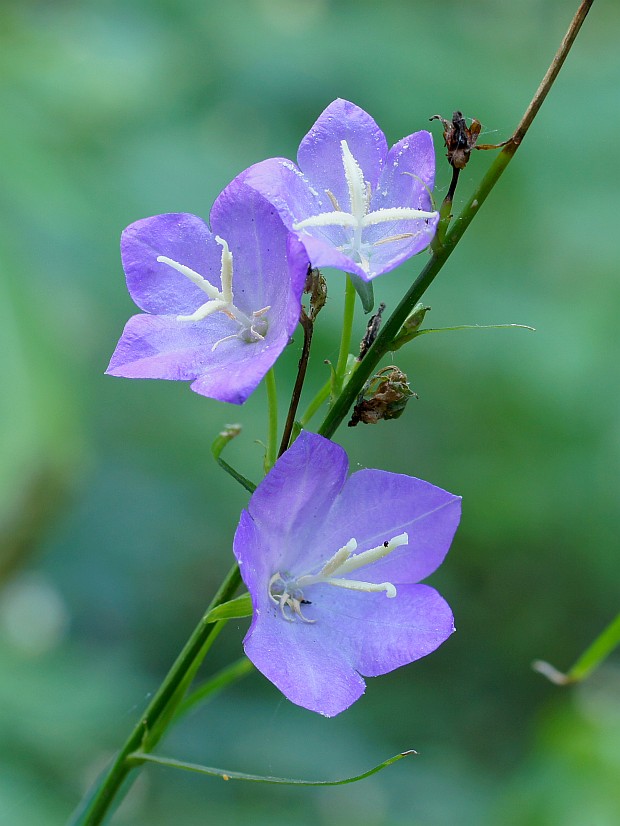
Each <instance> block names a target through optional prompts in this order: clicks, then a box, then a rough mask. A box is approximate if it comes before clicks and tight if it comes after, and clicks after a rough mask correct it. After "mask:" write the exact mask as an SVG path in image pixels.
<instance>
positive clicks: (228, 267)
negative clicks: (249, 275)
mask: <svg viewBox="0 0 620 826" xmlns="http://www.w3.org/2000/svg"><path fill="white" fill-rule="evenodd" d="M215 240H216V241H217V243H218V244H219V245H220V246H221V247H222V261H221V266H220V282H221V285H222V289H221V290H218V288H217V287H214V286H213V284H211V282H210V281H207V279H206V278H203V277H202V275H199V274H198V273H197V272H195V271H194V270H192V269H191V268H190V267H186V266H185V265H184V264H179V263H178V262H177V261H173V260H172V258H168V257H167V256H165V255H158V256H157V260H158V261H159V263H161V264H167V265H168V266H169V267H172V269H173V270H176V271H177V272H178V273H180V274H181V275H184V276H185V277H186V278H189V280H190V281H191V282H192V283H193V284H195V285H196V286H197V287H199V288H200V289H201V290H202V291H203V292H204V293H206V294H207V295H208V297H209V300H208V301H206V302H205V303H204V304H201V305H200V307H198V309H197V310H196V311H195V312H193V313H192V314H191V315H178V316H177V321H190V322H196V321H202V320H203V318H207V316H210V315H213V313H218V312H219V313H224V315H226V316H227V317H228V318H230V319H232V320H233V321H235V322H236V323H237V324H238V325H239V329H238V330H237V332H236V333H233V335H231V336H225V337H224V338H221V339H220V340H219V341H216V342H215V344H214V345H213V347H212V348H211V349H212V350H215V348H216V347H218V346H219V345H220V344H221V343H222V342H223V341H230V340H231V339H235V338H240V339H241V340H242V341H245V342H246V343H248V344H252V343H253V342H256V341H262V340H263V339H264V338H265V336H266V335H267V330H268V329H269V322H268V321H267V319H266V318H265V313H266V312H267V311H268V310H269V309H271V308H270V307H263V308H262V309H260V310H254V312H252V313H251V315H247V314H246V313H244V312H243V311H242V310H240V309H239V308H238V307H236V306H235V302H234V295H233V289H232V283H233V254H232V252H231V251H230V249H229V247H228V243H227V242H226V241H225V240H224V239H223V238H220V236H219V235H216V236H215Z"/></svg>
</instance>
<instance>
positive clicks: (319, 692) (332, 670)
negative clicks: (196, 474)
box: [234, 432, 461, 717]
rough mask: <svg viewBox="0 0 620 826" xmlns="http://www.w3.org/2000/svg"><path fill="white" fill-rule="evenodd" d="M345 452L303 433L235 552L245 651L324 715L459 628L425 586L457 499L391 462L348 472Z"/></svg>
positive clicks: (248, 518) (260, 492)
mask: <svg viewBox="0 0 620 826" xmlns="http://www.w3.org/2000/svg"><path fill="white" fill-rule="evenodd" d="M347 469H348V461H347V456H346V453H345V452H344V450H343V449H342V448H341V447H340V446H338V445H336V444H335V443H333V442H331V441H329V440H328V439H324V438H323V437H322V436H318V435H315V434H312V433H307V432H303V433H302V434H301V435H300V436H299V438H298V439H297V441H296V442H295V443H294V444H293V446H292V447H290V448H289V450H287V451H286V453H284V454H283V456H282V457H281V458H280V459H278V461H277V462H276V464H275V466H274V467H273V469H272V470H271V472H270V473H269V474H268V475H267V476H266V477H265V479H264V480H263V481H262V482H261V484H260V485H259V486H258V487H257V489H256V491H255V492H254V494H253V495H252V498H251V499H250V502H249V504H248V508H247V510H244V511H243V512H242V514H241V520H240V522H239V526H238V528H237V532H236V534H235V541H234V552H235V555H236V557H237V559H238V561H239V567H240V570H241V575H242V577H243V580H244V582H245V584H246V586H247V588H248V591H249V592H250V594H251V597H252V605H253V610H254V616H253V621H252V625H251V627H250V630H249V631H248V634H247V636H246V638H245V640H244V647H245V652H246V654H247V656H248V657H249V658H250V660H251V661H252V662H253V663H254V665H255V666H256V667H257V668H258V669H259V671H261V672H262V673H263V674H264V675H265V676H266V677H267V679H269V680H271V682H272V683H274V684H275V685H276V686H277V687H278V688H279V689H280V691H282V693H283V694H285V696H286V697H288V699H289V700H291V701H292V702H294V703H297V704H298V705H300V706H303V707H304V708H308V709H310V710H311V711H317V712H319V713H320V714H324V715H325V716H326V717H332V716H334V715H335V714H339V713H340V712H341V711H344V709H346V708H348V707H349V706H350V705H351V703H353V702H355V700H357V699H358V698H359V697H360V696H361V695H362V694H363V692H364V690H365V687H366V685H365V683H364V680H363V679H362V676H366V677H374V676H377V675H379V674H386V673H387V672H389V671H392V670H394V669H395V668H398V667H400V666H401V665H405V664H407V663H410V662H413V660H417V659H418V658H420V657H424V656H425V655H426V654H429V653H430V652H431V651H434V650H435V649H436V648H437V647H438V646H439V645H441V643H442V642H443V641H444V640H445V639H447V637H449V636H450V634H452V632H453V631H454V624H453V618H452V612H451V611H450V608H449V606H448V605H447V604H446V602H445V601H444V600H443V599H442V597H440V596H439V594H438V593H437V592H436V591H435V590H434V589H433V588H430V587H429V586H428V585H420V584H418V583H419V581H420V580H421V579H424V578H425V577H427V576H428V575H429V574H431V573H432V572H433V571H434V570H435V569H436V568H437V567H438V566H439V565H440V564H441V562H442V561H443V558H444V556H445V555H446V553H447V551H448V548H449V547H450V543H451V541H452V537H453V536H454V532H455V531H456V528H457V525H458V523H459V518H460V513H461V502H460V497H458V496H454V495H453V494H451V493H448V492H447V491H445V490H441V488H437V487H435V486H434V485H431V484H429V483H428V482H423V481H421V480H420V479H414V478H413V477H410V476H403V475H400V474H396V473H388V472H387V471H382V470H360V471H358V472H357V473H354V474H353V475H352V476H351V477H350V478H349V479H348V480H347V479H346V476H347Z"/></svg>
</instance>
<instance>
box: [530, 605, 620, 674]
mask: <svg viewBox="0 0 620 826" xmlns="http://www.w3.org/2000/svg"><path fill="white" fill-rule="evenodd" d="M618 645H620V614H618V616H617V617H616V618H615V619H613V620H612V621H611V622H610V623H609V625H608V626H607V627H606V628H605V629H604V630H603V632H602V633H601V634H599V635H598V637H597V638H596V639H595V640H594V642H593V643H592V644H591V645H589V646H588V647H587V648H586V650H585V651H584V652H583V654H582V655H581V657H579V659H578V660H577V662H576V663H575V664H574V665H573V667H572V668H571V669H570V671H567V672H566V674H564V673H563V672H562V671H558V670H557V668H554V667H553V666H552V665H550V664H549V663H547V662H544V660H536V661H535V662H533V663H532V668H534V670H535V671H539V672H540V673H541V674H544V676H545V677H547V678H548V679H550V680H551V682H552V683H556V685H569V684H570V683H578V682H580V681H581V680H585V678H586V677H588V676H589V675H590V674H591V673H592V672H593V671H594V669H595V668H598V666H599V665H600V664H601V663H602V662H603V661H604V660H606V659H607V657H608V656H609V655H610V654H611V652H612V651H613V650H614V648H616V646H618Z"/></svg>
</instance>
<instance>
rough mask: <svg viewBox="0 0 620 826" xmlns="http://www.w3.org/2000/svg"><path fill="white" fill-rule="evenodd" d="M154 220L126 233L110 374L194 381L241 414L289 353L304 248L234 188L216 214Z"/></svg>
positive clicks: (263, 206)
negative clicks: (132, 309) (122, 296)
mask: <svg viewBox="0 0 620 826" xmlns="http://www.w3.org/2000/svg"><path fill="white" fill-rule="evenodd" d="M210 221H211V229H209V227H208V226H207V225H206V224H205V222H204V221H202V220H201V219H200V218H197V217H196V216H195V215H188V214H186V213H172V214H167V215H156V216H155V217H153V218H145V219H143V220H141V221H136V222H135V223H134V224H131V225H130V226H129V227H127V229H126V230H125V231H124V232H123V235H122V239H121V254H122V260H123V267H124V269H125V274H126V276H127V287H128V289H129V293H130V294H131V297H132V299H133V300H134V301H135V303H136V304H137V305H138V307H140V309H142V310H144V311H145V312H146V315H145V314H141V315H135V316H133V318H130V319H129V321H128V323H127V325H126V327H125V330H124V332H123V335H122V336H121V339H120V341H119V342H118V345H117V347H116V350H115V351H114V354H113V356H112V360H111V361H110V365H109V367H108V369H107V371H106V372H107V373H109V374H110V375H113V376H125V377H127V378H149V379H172V380H177V381H191V382H192V385H191V388H192V390H195V391H196V392H197V393H201V394H202V395H203V396H209V397H211V398H213V399H219V400H220V401H225V402H233V403H234V404H241V403H242V402H244V401H245V400H246V399H247V397H248V396H249V395H250V393H251V392H252V391H253V390H254V389H255V388H256V386H257V385H258V383H259V382H260V380H261V379H262V378H263V376H264V375H265V373H266V372H267V371H268V370H269V369H270V368H271V367H272V366H273V364H274V362H275V361H276V359H277V358H278V356H279V355H280V353H281V352H282V350H283V349H284V347H285V346H286V344H287V342H288V341H289V338H290V336H291V335H292V333H293V331H294V329H295V327H296V325H297V322H298V321H299V314H300V309H301V294H302V291H303V288H304V283H305V279H306V274H307V270H308V256H307V253H306V251H305V250H304V248H303V246H302V245H301V244H300V242H299V241H298V240H296V239H295V237H293V236H292V235H291V234H290V233H289V232H288V230H287V229H286V227H285V226H284V224H283V222H282V220H281V218H280V217H279V215H278V213H277V211H276V210H275V209H274V207H273V206H272V205H271V204H270V203H269V202H268V201H266V200H265V198H263V197H262V196H261V195H260V194H259V193H258V192H256V191H255V190H253V189H251V188H250V187H247V186H245V185H244V184H242V183H241V182H240V181H239V180H238V179H236V180H235V181H233V182H232V183H231V184H230V185H229V186H228V187H227V188H226V189H225V190H224V191H223V192H222V193H221V194H220V195H219V197H218V198H217V200H216V201H215V203H214V205H213V208H212V210H211V216H210Z"/></svg>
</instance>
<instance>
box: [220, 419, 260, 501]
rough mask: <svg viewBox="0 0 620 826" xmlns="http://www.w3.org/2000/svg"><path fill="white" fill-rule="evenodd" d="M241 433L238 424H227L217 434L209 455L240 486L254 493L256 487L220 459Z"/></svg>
mask: <svg viewBox="0 0 620 826" xmlns="http://www.w3.org/2000/svg"><path fill="white" fill-rule="evenodd" d="M240 433H241V425H240V424H229V425H226V427H225V428H224V430H222V431H221V432H220V433H218V434H217V436H216V438H215V441H214V442H213V444H212V445H211V453H212V454H213V458H214V459H215V461H216V462H217V463H218V465H219V466H220V467H221V468H222V470H225V471H226V473H228V474H229V475H230V476H232V478H233V479H234V480H235V481H236V482H239V484H240V485H243V487H244V488H245V489H246V490H249V491H250V493H254V491H255V490H256V485H255V484H254V482H250V480H249V479H246V477H245V476H243V475H242V474H241V473H239V471H238V470H235V469H234V467H232V465H229V464H228V462H226V461H224V459H222V456H221V454H222V451H223V450H224V448H225V447H226V445H227V444H228V442H230V441H231V440H232V439H235V438H236V437H237V436H238V435H239V434H240Z"/></svg>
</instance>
